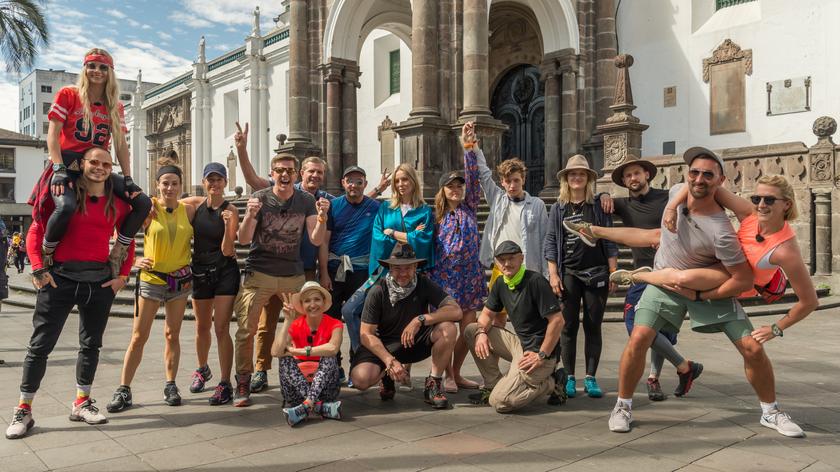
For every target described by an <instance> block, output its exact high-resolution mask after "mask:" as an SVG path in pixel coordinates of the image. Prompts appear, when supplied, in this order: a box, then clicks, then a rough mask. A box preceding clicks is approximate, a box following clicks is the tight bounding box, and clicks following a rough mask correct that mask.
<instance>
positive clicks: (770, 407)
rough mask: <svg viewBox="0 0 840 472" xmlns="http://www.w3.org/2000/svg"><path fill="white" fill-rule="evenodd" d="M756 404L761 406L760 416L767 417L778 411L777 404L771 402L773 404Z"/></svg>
mask: <svg viewBox="0 0 840 472" xmlns="http://www.w3.org/2000/svg"><path fill="white" fill-rule="evenodd" d="M758 403H760V404H761V414H762V415H769V414H771V413H775V412H776V411H778V410H779V403H778V402H773V403H764V402H758Z"/></svg>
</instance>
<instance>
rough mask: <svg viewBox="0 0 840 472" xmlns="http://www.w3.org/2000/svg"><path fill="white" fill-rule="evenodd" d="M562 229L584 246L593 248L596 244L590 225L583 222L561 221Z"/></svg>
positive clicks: (596, 240)
mask: <svg viewBox="0 0 840 472" xmlns="http://www.w3.org/2000/svg"><path fill="white" fill-rule="evenodd" d="M563 227H564V228H566V231H568V232H570V233H572V234H574V235H575V236H577V237H579V238H580V240H581V241H583V244H586V245H587V246H589V247H595V245H596V244H598V237H597V236H595V235H594V234H592V224H591V223H587V222H585V221H581V222H577V223H575V222H573V221H568V220H566V221H563Z"/></svg>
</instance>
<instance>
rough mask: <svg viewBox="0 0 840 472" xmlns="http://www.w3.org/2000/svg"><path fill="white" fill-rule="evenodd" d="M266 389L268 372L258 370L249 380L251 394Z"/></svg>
mask: <svg viewBox="0 0 840 472" xmlns="http://www.w3.org/2000/svg"><path fill="white" fill-rule="evenodd" d="M267 388H268V372H266V371H264V370H258V371H256V372H254V377H253V378H252V379H251V393H259V392H262V391H263V390H265V389H267Z"/></svg>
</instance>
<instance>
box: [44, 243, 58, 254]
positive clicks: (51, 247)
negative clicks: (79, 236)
mask: <svg viewBox="0 0 840 472" xmlns="http://www.w3.org/2000/svg"><path fill="white" fill-rule="evenodd" d="M43 246H44V249H45V250H46V252H53V251H54V250H55V247H56V246H58V241H56V242H51V241H44V244H43Z"/></svg>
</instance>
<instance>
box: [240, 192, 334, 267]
mask: <svg viewBox="0 0 840 472" xmlns="http://www.w3.org/2000/svg"><path fill="white" fill-rule="evenodd" d="M252 196H253V197H254V198H258V199H259V200H260V201H261V202H262V208H260V211H259V212H258V213H257V227H256V229H255V230H254V238H253V240H252V241H251V250H250V252H249V253H248V259H247V260H246V262H245V270H247V271H254V272H261V273H263V274H267V275H270V276H272V277H289V276H293V275H301V274H303V261H301V258H300V242H301V239H303V238H308V237H309V234H308V232H307V231H306V218H307V217H309V216H312V215H315V214H317V211H316V210H315V198H314V197H313V196H312V195H310V194H309V193H307V192H304V191H301V190H297V189H295V192H294V193H293V194H292V197H291V198H290V199H288V200H286V201H281V200H280V199H279V198H277V195H275V194H274V192H273V191H272V188H271V187H269V188H266V189H262V190H259V191H257V192H254V194H253V195H252Z"/></svg>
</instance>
